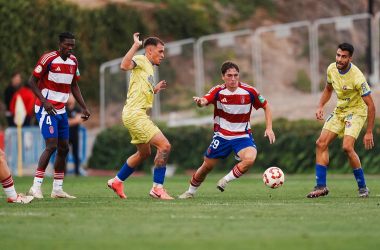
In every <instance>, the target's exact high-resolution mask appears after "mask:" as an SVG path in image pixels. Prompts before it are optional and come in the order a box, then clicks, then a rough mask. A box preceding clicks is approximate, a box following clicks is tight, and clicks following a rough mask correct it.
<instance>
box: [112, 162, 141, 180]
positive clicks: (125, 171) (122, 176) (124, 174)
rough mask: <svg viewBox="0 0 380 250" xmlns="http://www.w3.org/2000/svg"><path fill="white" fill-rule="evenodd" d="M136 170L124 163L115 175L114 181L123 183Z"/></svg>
mask: <svg viewBox="0 0 380 250" xmlns="http://www.w3.org/2000/svg"><path fill="white" fill-rule="evenodd" d="M135 169H136V168H131V167H130V166H129V165H128V164H127V162H125V164H124V166H123V167H122V168H121V169H120V171H119V173H118V174H117V175H116V177H115V178H116V179H117V180H118V181H125V180H126V179H127V178H128V177H129V176H130V175H131V174H132V173H133V172H134V171H135Z"/></svg>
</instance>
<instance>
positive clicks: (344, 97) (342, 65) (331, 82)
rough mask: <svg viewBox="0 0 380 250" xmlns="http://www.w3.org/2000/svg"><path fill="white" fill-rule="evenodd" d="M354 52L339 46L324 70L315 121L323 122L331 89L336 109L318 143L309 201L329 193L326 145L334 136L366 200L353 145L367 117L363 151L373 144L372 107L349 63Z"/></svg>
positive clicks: (365, 87)
mask: <svg viewBox="0 0 380 250" xmlns="http://www.w3.org/2000/svg"><path fill="white" fill-rule="evenodd" d="M353 53H354V47H353V46H352V45H351V44H348V43H342V44H339V45H338V50H337V52H336V57H335V63H331V64H330V65H329V67H328V68H327V78H326V87H325V90H324V91H323V94H322V97H321V101H320V102H319V106H318V108H317V112H316V117H317V121H322V120H323V106H324V105H325V104H326V103H327V102H328V101H329V100H330V98H331V95H332V92H333V90H335V92H336V94H337V97H338V102H337V107H336V108H335V110H334V111H333V112H332V113H331V114H330V116H329V117H328V118H327V120H326V122H325V124H324V126H323V129H322V132H321V135H320V137H319V138H318V140H317V159H316V160H317V162H316V163H317V164H316V179H317V186H315V188H314V190H313V191H312V192H310V193H309V194H308V195H307V197H308V198H316V197H319V196H325V195H328V193H329V189H328V188H327V186H326V175H327V165H328V164H329V149H328V146H329V145H330V143H331V142H332V141H333V140H334V139H335V138H336V137H339V138H343V151H344V153H345V154H346V155H347V158H348V162H349V163H350V165H351V168H352V172H353V174H354V176H355V179H356V182H357V184H358V188H359V197H360V198H367V197H368V195H369V189H368V188H367V186H366V182H365V178H364V173H363V169H362V167H361V163H360V159H359V157H358V155H357V154H356V152H355V150H354V145H355V141H356V139H357V138H358V136H359V133H360V130H361V129H362V127H363V125H364V123H365V121H366V119H367V116H368V123H367V131H366V134H365V136H364V138H363V144H364V146H365V148H366V149H371V148H372V147H373V146H374V145H375V144H374V142H373V135H372V130H373V126H374V122H375V105H374V103H373V100H372V95H371V90H370V88H369V86H368V83H367V81H366V79H365V77H364V75H363V73H362V72H361V71H360V70H359V68H358V67H356V66H355V65H354V64H353V63H351V61H352V54H353Z"/></svg>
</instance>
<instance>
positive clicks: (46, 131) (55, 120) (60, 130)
mask: <svg viewBox="0 0 380 250" xmlns="http://www.w3.org/2000/svg"><path fill="white" fill-rule="evenodd" d="M36 117H37V120H38V124H39V126H40V130H41V133H42V136H43V137H44V139H47V138H52V137H58V139H69V137H70V136H69V121H68V120H67V114H66V113H63V114H59V115H48V114H44V115H42V114H39V113H36Z"/></svg>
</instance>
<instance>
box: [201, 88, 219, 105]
mask: <svg viewBox="0 0 380 250" xmlns="http://www.w3.org/2000/svg"><path fill="white" fill-rule="evenodd" d="M220 90H221V88H220V87H219V86H216V87H213V88H212V89H210V91H209V92H208V93H207V94H206V95H205V96H203V98H206V100H207V101H208V103H213V104H214V103H215V102H216V98H217V94H218V93H219V91H220Z"/></svg>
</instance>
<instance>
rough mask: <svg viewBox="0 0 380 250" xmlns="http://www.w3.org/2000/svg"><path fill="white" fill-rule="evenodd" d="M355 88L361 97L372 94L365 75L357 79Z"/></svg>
mask: <svg viewBox="0 0 380 250" xmlns="http://www.w3.org/2000/svg"><path fill="white" fill-rule="evenodd" d="M355 88H356V90H357V91H359V93H360V96H361V97H363V96H366V95H368V94H370V93H371V89H370V88H369V85H368V83H367V80H366V79H365V77H364V75H360V76H359V77H357V78H356V79H355Z"/></svg>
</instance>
